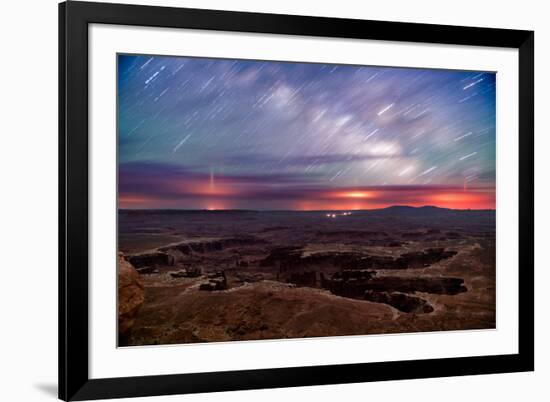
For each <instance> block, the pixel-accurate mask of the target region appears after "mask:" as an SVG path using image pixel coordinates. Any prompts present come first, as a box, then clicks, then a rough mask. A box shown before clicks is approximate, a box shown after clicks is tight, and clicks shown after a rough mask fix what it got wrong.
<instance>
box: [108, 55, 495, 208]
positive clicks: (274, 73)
mask: <svg viewBox="0 0 550 402" xmlns="http://www.w3.org/2000/svg"><path fill="white" fill-rule="evenodd" d="M117 85H118V163H119V166H118V169H119V172H118V175H119V176H118V185H119V206H120V207H121V208H180V209H256V210H351V209H372V208H382V207H386V206H390V205H411V206H423V205H435V206H440V207H448V208H459V209H493V208H495V157H496V156H495V145H496V109H495V104H496V75H495V74H494V73H488V72H472V71H451V70H433V69H413V68H392V67H371V66H350V65H335V64H313V63H294V62H278V61H253V60H230V59H209V58H192V57H171V56H147V55H119V56H118V84H117Z"/></svg>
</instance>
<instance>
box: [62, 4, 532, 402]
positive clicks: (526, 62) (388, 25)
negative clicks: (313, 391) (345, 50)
mask: <svg viewBox="0 0 550 402" xmlns="http://www.w3.org/2000/svg"><path fill="white" fill-rule="evenodd" d="M91 23H99V24H117V25H133V26H149V27H170V28H192V29H201V30H216V31H229V32H235V31H239V32H251V33H253V32H255V33H271V34H285V35H305V36H320V37H333V38H355V39H376V40H389V41H402V42H424V43H439V44H451V45H472V46H488V47H508V48H515V49H518V50H519V98H518V100H517V101H518V105H519V127H518V135H519V150H518V152H519V260H518V270H519V273H518V275H519V334H518V336H519V338H518V339H519V345H518V353H517V354H508V355H497V356H481V357H480V356H472V357H460V358H442V359H427V360H413V361H396V362H377V363H360V364H341V365H326V366H314V367H295V368H276V369H261V370H244V371H226V372H213V373H192V374H173V375H158V376H143V377H124V378H105V379H90V378H89V374H88V367H89V364H88V363H89V355H88V353H89V350H88V340H89V339H88V337H89V334H88V329H89V328H88V286H89V283H88V269H89V268H88V257H89V249H88V247H89V244H88V173H89V172H88V25H89V24H91ZM533 158H534V32H532V31H520V30H509V29H493V28H474V27H459V26H446V25H431V24H415V23H401V22H383V21H364V20H352V19H338V18H321V17H306V16H291V15H274V14H256V13H243V12H229V11H211V10H199V9H184V8H168V7H153V6H141V5H121V4H105V3H88V2H78V1H70V2H66V3H61V4H60V5H59V398H61V399H63V400H89V399H102V398H119V397H137V396H151V395H169V394H182V393H197V392H212V391H226V390H243V389H254V388H274V387H294V386H306V385H320V384H336V383H352V382H365V381H383V380H398V379H411V378H426V377H444V376H461V375H473V374H489V373H505V372H520V371H532V370H534V162H533Z"/></svg>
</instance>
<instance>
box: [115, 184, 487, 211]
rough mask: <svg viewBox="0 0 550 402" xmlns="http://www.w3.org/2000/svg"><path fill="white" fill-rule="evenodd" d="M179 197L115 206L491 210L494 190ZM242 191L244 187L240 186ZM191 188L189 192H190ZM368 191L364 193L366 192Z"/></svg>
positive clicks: (212, 192) (220, 189)
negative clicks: (251, 198) (423, 207)
mask: <svg viewBox="0 0 550 402" xmlns="http://www.w3.org/2000/svg"><path fill="white" fill-rule="evenodd" d="M186 190H187V192H186V193H185V194H182V196H181V197H177V196H176V197H172V198H162V197H151V196H145V195H141V194H121V195H120V197H119V207H120V208H128V209H162V208H174V209H208V210H224V209H260V210H261V209H264V210H296V211H317V210H330V211H344V210H348V211H353V210H368V209H380V208H386V207H390V206H393V205H408V206H412V207H422V206H426V205H432V206H436V207H440V208H450V209H495V192H494V190H485V189H483V190H475V189H469V190H467V191H464V190H462V189H459V190H456V189H437V188H429V189H426V190H421V189H413V190H407V189H389V190H369V191H349V190H345V191H334V192H323V193H313V194H304V197H303V198H300V197H298V198H297V197H296V196H293V197H291V198H288V199H285V198H282V199H276V200H270V199H265V200H261V199H260V200H254V201H252V202H250V200H249V199H248V198H247V196H246V191H243V192H242V193H241V192H239V191H236V189H235V188H229V186H219V185H218V184H217V185H216V186H215V188H210V185H209V184H206V185H204V184H203V185H202V186H188V187H186ZM242 190H244V189H242ZM191 191H192V192H191ZM367 194H368V195H367Z"/></svg>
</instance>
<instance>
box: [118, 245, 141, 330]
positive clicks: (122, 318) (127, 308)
mask: <svg viewBox="0 0 550 402" xmlns="http://www.w3.org/2000/svg"><path fill="white" fill-rule="evenodd" d="M144 300H145V293H144V291H143V283H142V281H141V278H140V276H139V273H138V272H137V271H136V269H135V268H134V267H133V266H132V264H130V263H129V262H128V261H126V259H125V258H124V255H123V254H122V253H119V254H118V334H119V338H124V337H127V336H128V335H129V334H130V331H131V329H132V326H133V325H134V320H135V317H136V315H137V313H138V311H139V309H140V308H141V305H142V304H143V302H144Z"/></svg>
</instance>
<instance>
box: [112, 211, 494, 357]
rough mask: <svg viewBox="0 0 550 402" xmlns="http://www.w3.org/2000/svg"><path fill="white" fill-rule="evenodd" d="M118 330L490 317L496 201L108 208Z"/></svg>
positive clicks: (139, 337)
mask: <svg viewBox="0 0 550 402" xmlns="http://www.w3.org/2000/svg"><path fill="white" fill-rule="evenodd" d="M118 224H119V244H118V247H119V264H118V265H119V266H118V270H119V274H118V275H119V296H118V297H119V322H118V325H119V344H120V345H121V346H129V345H154V344H175V343H194V342H219V341H235V340H253V339H281V338H303V337H318V336H342V335H363V334H380V333H398V332H422V331H442V330H467V329H488V328H494V327H495V211H494V210H451V209H442V208H435V207H422V208H412V207H390V208H385V209H379V210H368V211H367V210H365V211H308V212H300V211H231V210H226V211H183V210H121V211H119V222H118Z"/></svg>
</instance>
